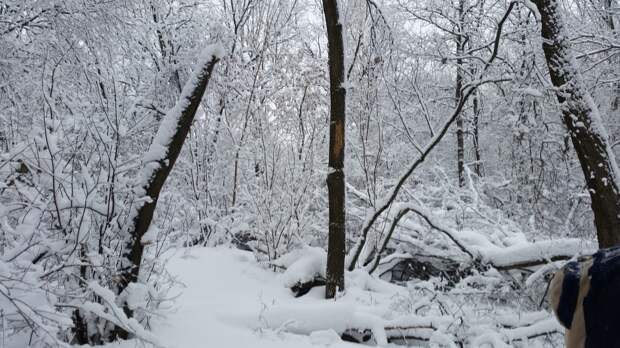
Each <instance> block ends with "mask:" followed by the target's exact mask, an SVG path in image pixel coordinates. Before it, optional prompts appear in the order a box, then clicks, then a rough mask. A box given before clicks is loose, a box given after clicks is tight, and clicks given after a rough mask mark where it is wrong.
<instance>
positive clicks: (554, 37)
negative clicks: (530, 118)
mask: <svg viewBox="0 0 620 348" xmlns="http://www.w3.org/2000/svg"><path fill="white" fill-rule="evenodd" d="M536 5H537V6H538V10H539V12H540V16H541V22H542V38H543V51H544V53H545V58H546V61H547V66H548V68H549V75H550V77H551V82H552V83H553V85H554V86H555V88H556V97H557V99H558V102H559V103H560V107H561V111H562V117H563V121H564V124H565V125H566V127H567V128H568V131H569V133H570V137H571V140H572V142H573V147H574V148H575V151H576V152H577V157H578V158H579V162H580V164H581V168H582V170H583V173H584V176H585V179H586V184H587V187H588V191H589V193H590V198H591V201H592V202H591V205H592V210H593V212H594V222H595V224H596V230H597V237H598V243H599V247H601V248H606V247H610V246H613V245H617V244H619V243H620V196H619V192H620V191H619V185H618V175H620V173H619V172H618V166H617V163H616V159H615V157H614V153H613V151H612V150H611V147H610V146H609V142H608V138H607V135H606V133H605V129H604V125H603V123H602V120H601V118H600V115H599V113H598V108H597V106H596V104H594V101H593V100H592V97H591V96H590V95H589V94H588V92H587V91H586V90H585V87H584V86H583V82H582V81H581V75H580V74H579V72H578V71H577V70H576V69H577V67H576V64H575V61H574V58H573V57H572V56H571V54H570V44H569V41H568V37H567V35H566V32H565V29H564V27H563V22H562V17H561V14H560V8H559V5H558V3H557V0H536Z"/></svg>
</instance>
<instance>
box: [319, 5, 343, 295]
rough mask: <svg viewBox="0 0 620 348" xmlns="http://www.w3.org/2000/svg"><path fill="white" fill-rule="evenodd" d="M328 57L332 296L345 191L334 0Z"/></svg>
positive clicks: (339, 284)
mask: <svg viewBox="0 0 620 348" xmlns="http://www.w3.org/2000/svg"><path fill="white" fill-rule="evenodd" d="M323 11H324V12H325V23H326V26H327V44H328V56H329V95H330V115H329V120H330V123H329V173H328V174H327V190H328V192H329V193H328V194H329V239H328V247H327V271H326V278H327V281H326V287H325V297H326V298H333V297H334V296H336V292H337V291H338V290H343V289H344V257H345V206H344V203H345V190H344V141H345V134H344V130H345V99H346V93H347V90H346V88H345V86H344V77H345V75H344V74H345V71H344V45H343V41H342V23H341V22H340V14H339V13H338V0H323Z"/></svg>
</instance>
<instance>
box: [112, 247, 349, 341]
mask: <svg viewBox="0 0 620 348" xmlns="http://www.w3.org/2000/svg"><path fill="white" fill-rule="evenodd" d="M167 269H168V271H169V272H170V273H171V274H172V276H173V277H175V278H176V281H177V283H176V285H175V286H174V287H173V288H172V289H171V291H170V295H171V296H174V297H176V298H174V299H173V300H172V301H171V309H170V310H169V312H168V313H166V314H165V315H164V316H161V317H159V318H156V319H155V320H154V321H153V323H152V325H151V329H152V333H153V334H154V335H155V336H156V337H157V338H158V339H159V344H161V345H162V346H163V347H166V348H201V347H209V348H215V347H217V348H237V347H238V348H246V347H252V348H263V347H264V348H290V347H295V348H305V347H325V346H329V347H333V348H344V347H359V345H353V344H351V343H347V342H343V341H341V340H340V338H339V337H338V336H337V334H336V333H335V332H333V331H331V332H330V331H321V330H318V331H314V332H313V333H312V334H311V335H303V334H292V333H289V332H284V331H283V330H279V329H278V328H275V329H274V328H270V327H273V324H274V323H269V322H267V321H268V320H269V319H268V317H269V315H263V313H264V312H265V310H266V309H267V308H273V306H274V305H278V306H280V305H284V306H286V305H287V303H294V302H298V301H299V299H295V298H294V297H293V295H292V293H291V291H290V290H289V289H287V288H286V287H285V286H284V285H283V282H282V279H281V274H277V273H274V272H271V271H269V270H266V269H264V268H263V267H261V266H260V265H259V264H258V263H257V262H256V261H255V259H254V256H252V254H251V253H248V252H244V251H240V250H233V249H227V248H192V249H179V250H177V251H176V253H175V254H174V255H173V256H172V257H171V258H170V260H169V263H168V267H167ZM316 290H320V289H316ZM315 295H318V293H317V294H315ZM313 301H316V299H315V300H313ZM316 314H318V313H316ZM325 314H328V313H325ZM271 317H272V318H273V316H271ZM276 317H277V316H276ZM282 319H283V320H285V321H286V322H288V323H289V324H290V323H292V322H293V320H291V321H288V320H287V319H286V318H277V319H276V321H279V320H282ZM328 319H329V318H328ZM275 324H276V325H278V326H287V324H286V323H285V324H284V325H281V323H275ZM287 329H288V328H287ZM287 331H289V330H287ZM145 346H147V347H149V346H150V345H148V344H145V343H143V342H140V341H137V340H130V341H126V342H122V343H115V344H111V345H108V346H107V347H109V348H112V347H114V348H130V347H131V348H133V347H145Z"/></svg>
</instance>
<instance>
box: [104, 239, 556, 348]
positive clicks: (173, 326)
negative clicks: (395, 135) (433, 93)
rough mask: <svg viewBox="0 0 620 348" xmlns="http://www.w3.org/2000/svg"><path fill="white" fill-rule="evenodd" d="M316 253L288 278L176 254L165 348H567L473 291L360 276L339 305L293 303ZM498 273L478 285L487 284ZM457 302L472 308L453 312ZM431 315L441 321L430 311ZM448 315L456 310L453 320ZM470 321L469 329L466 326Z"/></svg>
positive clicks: (232, 259)
mask: <svg viewBox="0 0 620 348" xmlns="http://www.w3.org/2000/svg"><path fill="white" fill-rule="evenodd" d="M319 251H321V252H323V253H324V251H322V250H320V249H319V248H306V249H304V250H301V251H300V250H298V251H295V252H293V253H291V254H288V255H285V256H284V257H282V258H281V259H280V260H278V262H276V263H278V264H281V265H284V266H287V267H288V271H285V272H284V273H281V272H273V271H272V270H271V269H269V268H268V267H267V266H266V265H264V264H260V263H259V262H257V261H256V260H255V257H254V256H253V254H252V253H250V252H246V251H241V250H236V249H230V248H226V247H218V248H190V249H178V250H176V251H174V252H173V253H172V254H171V255H170V261H169V263H168V271H169V272H170V273H171V274H172V275H173V276H174V277H176V280H177V285H175V286H174V287H173V288H172V290H171V292H170V295H171V297H172V298H174V299H172V300H171V301H169V302H168V303H167V304H164V305H163V306H162V307H164V308H166V307H167V308H168V309H166V310H165V311H167V313H165V315H162V316H157V317H155V319H154V320H153V321H152V322H151V325H150V326H151V330H152V333H153V335H154V336H155V337H156V338H157V340H158V343H159V344H160V345H161V346H162V347H168V348H199V347H218V348H220V347H228V348H237V347H238V348H241V347H243V348H245V347H255V348H263V347H264V348H267V347H269V348H279V347H282V348H284V347H286V348H289V347H295V348H304V347H326V346H329V347H333V348H340V347H359V345H357V344H353V343H348V342H344V341H342V340H341V338H340V334H341V333H342V332H344V331H345V330H347V329H350V328H365V329H367V330H370V331H372V334H373V336H374V338H373V339H372V341H371V342H369V343H371V344H372V345H377V346H382V347H383V346H394V347H395V346H396V345H395V344H392V343H390V344H388V343H387V336H391V337H395V336H399V335H401V334H402V335H403V336H406V337H408V338H407V339H408V340H409V341H407V342H406V343H407V345H408V346H410V347H416V346H418V345H419V344H422V346H424V347H427V346H429V345H428V341H429V340H430V342H433V343H435V344H432V345H431V346H437V347H457V345H455V344H454V341H455V340H464V341H465V342H467V346H468V347H469V346H471V347H524V346H528V347H529V348H533V347H547V346H555V345H557V344H558V342H561V336H559V335H557V334H555V335H553V334H552V336H548V335H547V334H545V333H548V332H554V331H556V330H558V329H559V326H558V324H557V323H556V322H555V319H554V318H552V317H551V315H550V313H548V312H546V311H533V312H521V313H518V312H516V311H515V310H513V309H511V308H509V307H508V308H507V307H505V306H502V305H499V307H497V305H498V303H490V302H491V301H488V300H481V299H480V298H478V297H476V296H478V295H482V296H483V297H486V296H487V295H485V293H484V292H480V294H478V295H476V294H475V293H473V292H472V289H473V288H468V289H465V288H459V286H457V287H456V288H455V289H454V290H453V291H452V292H451V293H450V294H447V293H446V294H443V295H441V294H439V293H433V291H432V290H430V289H431V287H430V283H428V282H419V283H417V284H414V285H412V286H408V287H402V286H397V285H394V284H390V283H387V282H385V281H383V280H380V279H377V278H375V277H372V276H370V275H368V273H366V272H364V271H362V270H358V271H355V272H349V273H348V274H347V291H346V292H345V294H344V295H342V296H340V297H339V298H338V299H337V300H324V299H323V295H324V287H317V288H314V289H312V290H311V291H310V292H309V293H308V294H307V295H305V296H303V297H300V298H295V297H294V296H293V294H292V292H291V290H289V288H288V286H290V285H291V284H293V283H294V279H293V278H294V276H295V275H298V276H299V278H300V279H307V278H308V273H314V272H320V271H321V269H322V268H323V267H324V265H323V264H322V263H321V262H314V261H313V260H320V259H322V258H323V256H324V255H323V254H322V253H321V252H319ZM495 273H497V272H491V275H482V274H480V275H478V276H476V277H474V278H476V279H478V280H477V281H480V279H486V280H484V282H489V279H492V278H491V277H492V275H493V274H495ZM472 281H475V280H472ZM425 294H427V295H425ZM455 298H464V299H465V300H463V301H462V302H460V303H459V304H456V303H454V304H451V302H452V300H453V299H455ZM468 298H469V300H468ZM487 305H488V306H489V309H488V310H490V311H491V312H487V309H486V306H487ZM434 306H439V307H441V308H442V309H441V311H437V310H432V309H431V310H428V309H429V308H433V307H434ZM451 307H452V308H457V307H458V308H457V310H456V311H452V310H451ZM444 311H445V312H444ZM485 312H486V313H487V314H485ZM463 318H465V319H463ZM464 321H470V322H468V323H466V325H463V323H464ZM367 332H368V331H367ZM395 333H396V334H395ZM411 337H422V338H424V339H425V340H426V341H427V342H422V341H415V340H412V339H411ZM528 337H530V338H533V339H528ZM541 337H542V339H541ZM400 343H403V342H400ZM145 346H147V347H150V344H145V343H144V342H141V341H138V340H130V341H126V342H121V343H114V344H110V345H108V346H107V347H108V348H112V347H113V348H132V347H145Z"/></svg>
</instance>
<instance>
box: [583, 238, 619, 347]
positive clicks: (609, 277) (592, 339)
mask: <svg viewBox="0 0 620 348" xmlns="http://www.w3.org/2000/svg"><path fill="white" fill-rule="evenodd" d="M588 274H589V275H590V291H589V292H588V295H587V296H586V297H585V299H584V302H583V307H584V315H585V323H586V348H603V347H605V348H620V315H619V313H620V246H618V247H613V248H609V249H603V250H599V251H598V252H597V253H596V254H594V262H593V264H592V267H591V268H590V271H589V273H588Z"/></svg>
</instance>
